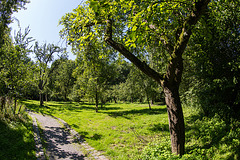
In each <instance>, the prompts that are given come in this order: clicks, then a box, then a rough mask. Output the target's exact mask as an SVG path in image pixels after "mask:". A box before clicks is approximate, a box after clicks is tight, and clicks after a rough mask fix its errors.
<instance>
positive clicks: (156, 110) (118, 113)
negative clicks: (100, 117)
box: [99, 108, 167, 119]
mask: <svg viewBox="0 0 240 160" xmlns="http://www.w3.org/2000/svg"><path fill="white" fill-rule="evenodd" d="M166 111H167V110H166V108H164V109H162V108H154V109H151V110H150V109H146V108H145V109H132V110H127V111H114V112H104V111H103V112H102V111H99V112H100V113H105V114H108V115H109V116H111V117H114V118H117V117H123V118H126V119H131V118H130V117H128V115H134V114H141V115H144V114H148V115H156V114H165V113H166Z"/></svg>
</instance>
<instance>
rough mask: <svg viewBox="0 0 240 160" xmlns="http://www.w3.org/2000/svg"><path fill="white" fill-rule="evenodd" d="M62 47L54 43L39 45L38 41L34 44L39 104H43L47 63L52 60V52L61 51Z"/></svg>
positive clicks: (47, 71)
mask: <svg viewBox="0 0 240 160" xmlns="http://www.w3.org/2000/svg"><path fill="white" fill-rule="evenodd" d="M63 51H64V49H62V48H60V47H58V46H56V45H54V44H46V43H44V44H43V45H39V43H38V42H36V43H35V45H34V51H33V53H34V54H35V57H36V59H37V64H38V70H39V77H38V88H39V100H40V106H43V98H44V97H43V93H44V87H45V86H46V84H47V82H48V77H49V75H50V73H51V72H49V68H48V65H49V63H50V62H52V61H53V54H54V53H60V52H63Z"/></svg>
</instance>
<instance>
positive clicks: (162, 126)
mask: <svg viewBox="0 0 240 160" xmlns="http://www.w3.org/2000/svg"><path fill="white" fill-rule="evenodd" d="M149 130H150V131H152V132H159V131H169V126H168V124H161V123H159V124H154V125H153V126H152V127H151V128H149Z"/></svg>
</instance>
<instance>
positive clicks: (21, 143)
mask: <svg viewBox="0 0 240 160" xmlns="http://www.w3.org/2000/svg"><path fill="white" fill-rule="evenodd" d="M12 126H13V125H12ZM24 126H25V127H27V128H28V129H29V130H31V129H30V128H31V127H32V126H31V125H30V124H24ZM0 128H1V129H0V159H36V157H35V154H34V151H35V146H34V140H33V137H32V140H33V141H32V142H30V141H26V137H24V134H26V132H28V131H27V130H25V129H23V128H22V127H16V128H13V127H9V125H8V124H7V122H5V121H2V120H0Z"/></svg>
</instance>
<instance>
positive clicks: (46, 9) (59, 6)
mask: <svg viewBox="0 0 240 160" xmlns="http://www.w3.org/2000/svg"><path fill="white" fill-rule="evenodd" d="M81 1H82V0H31V2H30V3H28V4H27V5H26V6H25V7H26V8H27V9H26V10H23V9H22V10H20V11H18V12H16V13H14V14H13V17H15V18H17V19H18V20H19V21H20V26H21V28H22V29H24V28H26V27H28V26H29V27H30V30H31V31H30V34H29V35H30V36H31V37H33V38H34V39H36V40H37V41H39V42H40V43H44V42H47V43H54V44H57V43H58V42H59V40H60V37H59V31H60V30H61V28H62V26H58V22H59V20H60V19H61V17H62V16H63V15H65V13H68V12H71V11H72V10H73V9H75V8H76V7H77V6H78V5H79V4H80V3H81ZM10 27H12V33H14V30H16V31H17V30H18V26H17V21H14V22H13V23H12V24H11V25H10ZM59 45H60V44H59ZM64 47H65V46H64ZM68 51H69V52H70V49H68ZM69 58H70V59H74V58H75V56H73V55H72V54H69Z"/></svg>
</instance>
